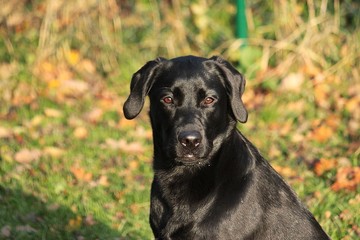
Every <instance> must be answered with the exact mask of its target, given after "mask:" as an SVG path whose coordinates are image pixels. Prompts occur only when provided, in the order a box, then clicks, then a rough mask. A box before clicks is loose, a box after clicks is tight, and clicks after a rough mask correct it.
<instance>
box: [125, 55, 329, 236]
mask: <svg viewBox="0 0 360 240" xmlns="http://www.w3.org/2000/svg"><path fill="white" fill-rule="evenodd" d="M244 88H245V79H244V78H243V77H242V75H241V74H240V73H239V72H238V71H237V70H236V69H235V68H234V67H233V66H231V64H229V63H228V62H227V61H225V60H223V59H222V58H220V57H212V58H210V59H206V58H200V57H194V56H186V57H179V58H175V59H171V60H166V59H162V58H159V59H156V60H154V61H150V62H148V63H147V64H146V65H145V66H144V67H142V68H141V69H140V70H139V71H138V72H137V73H135V74H134V76H133V79H132V82H131V93H130V96H129V98H128V100H127V101H126V102H125V105H124V114H125V116H126V118H128V119H132V118H134V117H136V116H137V115H138V114H139V112H140V111H141V109H142V107H143V104H144V99H145V97H146V95H149V96H150V119H151V125H152V128H153V140H154V171H155V175H154V180H153V183H152V188H151V210H150V224H151V228H152V230H153V233H154V236H155V238H157V239H271V240H273V239H291V240H294V239H329V237H328V236H327V234H326V233H325V232H324V231H323V230H322V228H321V226H320V225H319V224H318V222H317V221H316V220H315V218H314V217H313V215H312V214H311V213H310V212H309V211H308V210H307V209H306V208H305V207H304V206H303V204H302V203H301V202H300V201H299V199H298V198H297V196H296V195H295V193H294V192H293V191H292V190H291V189H290V187H289V186H288V185H287V184H286V183H285V182H284V180H283V179H282V178H281V177H280V176H279V174H278V173H277V172H275V170H274V169H273V168H272V167H271V166H270V165H269V164H268V162H267V161H266V160H264V159H263V157H262V156H261V155H260V154H259V152H258V150H257V149H256V148H255V147H254V146H253V145H252V144H251V143H250V142H249V141H248V140H247V139H246V138H245V137H244V136H243V135H242V134H241V133H240V132H239V131H238V130H237V129H236V123H237V121H240V122H246V120H247V112H246V110H245V107H244V104H243V102H242V100H241V95H242V93H243V91H244Z"/></svg>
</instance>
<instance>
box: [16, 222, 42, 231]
mask: <svg viewBox="0 0 360 240" xmlns="http://www.w3.org/2000/svg"><path fill="white" fill-rule="evenodd" d="M15 229H16V231H19V232H26V233H31V232H37V230H36V229H35V228H33V227H31V226H30V225H28V224H27V225H23V226H17V227H16V228H15Z"/></svg>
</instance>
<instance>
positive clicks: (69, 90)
mask: <svg viewBox="0 0 360 240" xmlns="http://www.w3.org/2000/svg"><path fill="white" fill-rule="evenodd" d="M88 90H89V84H88V83H87V82H84V81H81V80H73V79H71V80H64V81H60V84H59V88H58V90H57V93H58V96H60V97H63V96H64V97H74V98H77V97H81V96H82V95H84V94H85V93H86V92H87V91H88Z"/></svg>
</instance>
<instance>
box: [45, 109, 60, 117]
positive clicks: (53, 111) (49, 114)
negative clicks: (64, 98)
mask: <svg viewBox="0 0 360 240" xmlns="http://www.w3.org/2000/svg"><path fill="white" fill-rule="evenodd" d="M44 113H45V116H47V117H52V118H60V117H61V116H62V112H61V111H60V110H58V109H55V108H45V110H44Z"/></svg>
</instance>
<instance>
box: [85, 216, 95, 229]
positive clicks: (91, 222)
mask: <svg viewBox="0 0 360 240" xmlns="http://www.w3.org/2000/svg"><path fill="white" fill-rule="evenodd" d="M84 223H85V225H86V226H93V225H95V224H96V221H95V219H94V217H93V215H88V216H86V217H85V219H84Z"/></svg>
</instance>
